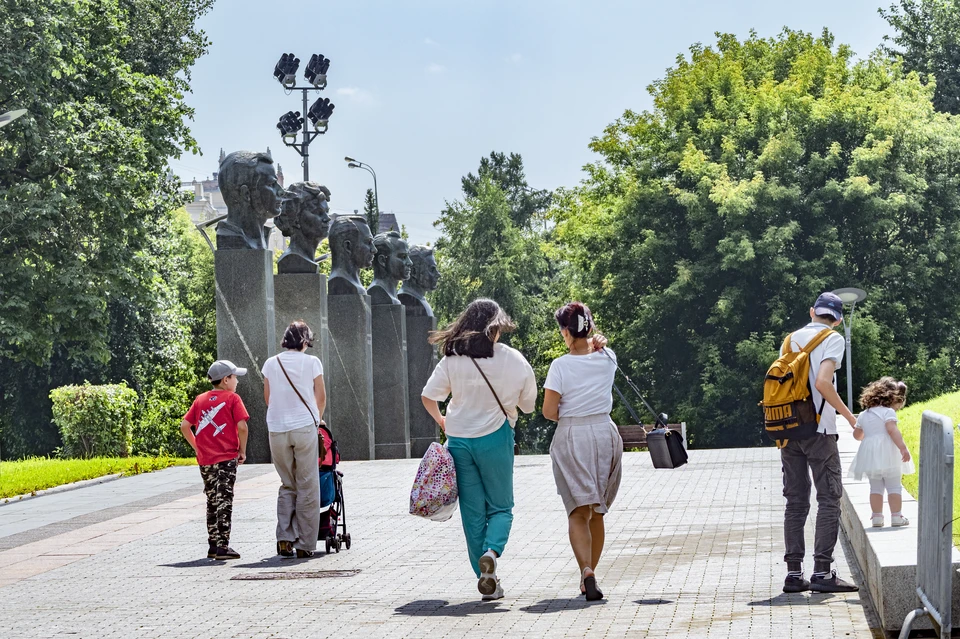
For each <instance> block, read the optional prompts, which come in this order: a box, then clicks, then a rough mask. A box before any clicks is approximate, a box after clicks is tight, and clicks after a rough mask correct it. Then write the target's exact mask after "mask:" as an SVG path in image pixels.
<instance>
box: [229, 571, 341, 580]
mask: <svg viewBox="0 0 960 639" xmlns="http://www.w3.org/2000/svg"><path fill="white" fill-rule="evenodd" d="M359 572H360V571H359V570H310V571H292V570H291V571H284V572H251V573H246V574H243V575H234V576H233V577H230V580H231V581H266V580H272V579H327V578H329V577H353V576H354V575H356V574H358V573H359Z"/></svg>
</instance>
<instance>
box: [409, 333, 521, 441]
mask: <svg viewBox="0 0 960 639" xmlns="http://www.w3.org/2000/svg"><path fill="white" fill-rule="evenodd" d="M475 361H476V362H477V364H479V365H480V368H481V369H482V370H483V372H484V374H486V376H487V379H489V380H490V383H491V384H492V385H493V388H494V390H496V391H497V397H499V398H500V401H501V402H502V403H503V407H504V408H505V409H506V411H507V417H506V419H509V420H510V426H511V427H514V426H516V424H517V407H519V408H520V410H522V411H523V412H525V413H532V412H533V409H534V408H535V407H536V404H537V380H536V377H534V375H533V368H532V367H531V366H530V364H529V363H528V362H527V360H526V359H524V357H523V355H521V354H520V351H518V350H516V349H514V348H510V347H509V346H506V345H505V344H500V343H497V344H494V345H493V357H485V358H480V359H477V360H475ZM422 395H423V396H424V397H426V398H427V399H432V400H435V401H438V402H442V401H443V400H445V399H446V398H447V397H448V396H450V395H453V397H452V399H451V400H450V403H449V404H448V405H447V415H446V432H447V435H449V436H450V437H467V438H473V437H483V436H484V435H489V434H490V433H493V432H496V431H497V430H498V429H499V428H500V427H501V426H502V425H503V422H504V419H505V418H504V416H503V411H502V410H500V406H498V405H497V400H496V399H495V398H494V397H493V393H492V392H490V388H489V387H488V386H487V383H486V382H485V381H483V376H482V375H480V372H479V371H477V368H476V367H475V366H474V365H473V362H471V361H470V358H469V357H467V356H465V355H451V356H449V357H444V358H443V359H441V360H440V363H439V364H437V367H436V368H435V369H434V370H433V374H432V375H431V376H430V379H428V380H427V385H426V386H424V387H423V393H422Z"/></svg>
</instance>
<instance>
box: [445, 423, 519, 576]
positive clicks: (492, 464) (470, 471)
mask: <svg viewBox="0 0 960 639" xmlns="http://www.w3.org/2000/svg"><path fill="white" fill-rule="evenodd" d="M447 449H448V450H449V451H450V455H451V456H452V457H453V464H454V466H455V467H456V469H457V491H458V492H459V494H460V496H459V500H460V520H461V521H462V522H463V534H464V536H465V537H466V538H467V554H468V555H469V556H470V565H471V566H473V572H475V573H477V577H478V578H479V577H480V557H481V556H482V555H483V553H485V552H487V551H488V550H493V551H494V552H496V553H497V556H498V557H499V556H501V555H503V548H504V546H506V545H507V538H508V537H509V536H510V527H511V526H512V525H513V429H512V428H511V427H510V422H508V421H504V422H503V426H501V427H500V428H499V429H498V430H497V431H495V432H493V433H490V434H489V435H484V436H483V437H448V438H447Z"/></svg>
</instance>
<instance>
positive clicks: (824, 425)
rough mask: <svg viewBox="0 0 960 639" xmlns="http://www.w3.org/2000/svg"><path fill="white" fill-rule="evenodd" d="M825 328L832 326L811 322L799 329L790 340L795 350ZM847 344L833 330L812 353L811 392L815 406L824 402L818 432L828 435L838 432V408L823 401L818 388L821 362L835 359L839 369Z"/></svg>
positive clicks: (817, 407)
mask: <svg viewBox="0 0 960 639" xmlns="http://www.w3.org/2000/svg"><path fill="white" fill-rule="evenodd" d="M825 328H830V327H829V326H827V325H826V324H818V323H816V322H811V323H809V324H807V325H806V326H804V327H803V328H801V329H800V330H799V331H796V332H795V333H793V335H792V337H791V338H790V342H791V345H792V348H793V350H794V352H796V351H799V350H800V349H802V348H803V347H804V346H806V345H807V344H808V343H810V340H812V339H813V338H814V337H816V336H817V335H818V334H819V333H820V331H822V330H823V329H825ZM845 346H846V342H844V340H843V336H842V335H840V333H838V332H836V331H833V334H832V335H830V336H828V337H827V339H825V340H823V341H822V342H820V345H819V346H817V347H816V348H815V349H813V352H812V353H810V392H811V393H812V394H813V405H814V408H816V409H817V410H819V409H820V402H823V412H822V413H820V427H819V428H818V429H817V432H818V433H826V434H827V435H836V434H837V409H836V408H834V407H833V406H831V405H830V403H829V402H824V401H823V395H821V394H820V391H818V390H817V385H816V383H817V373H818V372H819V371H820V364H821V362H823V361H824V360H828V359H832V360H833V361H835V362H836V363H837V365H836V368H838V369H839V368H840V362H842V361H843V350H844V347H845ZM782 354H783V353H781V355H782ZM833 386H834V388H836V386H837V375H836V373H834V375H833Z"/></svg>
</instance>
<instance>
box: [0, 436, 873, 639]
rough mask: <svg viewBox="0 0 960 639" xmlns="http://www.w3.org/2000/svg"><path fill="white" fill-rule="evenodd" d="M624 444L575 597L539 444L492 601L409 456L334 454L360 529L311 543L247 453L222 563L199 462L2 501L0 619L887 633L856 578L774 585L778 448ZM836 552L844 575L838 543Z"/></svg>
mask: <svg viewBox="0 0 960 639" xmlns="http://www.w3.org/2000/svg"><path fill="white" fill-rule="evenodd" d="M624 462H625V463H624V481H623V485H622V486H621V492H620V495H619V497H618V500H617V502H616V504H615V506H614V510H613V512H611V514H610V515H608V518H607V528H608V530H607V551H606V554H605V555H604V559H603V561H602V562H601V565H600V567H599V570H598V573H599V575H600V584H601V587H602V588H603V591H604V593H605V594H606V596H607V599H606V600H605V601H603V602H592V603H587V602H585V601H584V600H583V599H582V598H579V597H576V596H575V594H576V592H577V584H578V579H577V570H576V564H575V562H574V560H573V555H572V553H571V551H570V549H569V547H568V545H567V540H566V520H565V517H564V514H563V508H562V505H561V503H560V498H559V497H558V496H557V495H556V491H555V488H554V484H553V477H552V474H551V470H550V463H549V458H547V457H544V456H525V457H520V458H518V460H517V469H516V487H517V488H516V501H517V507H516V510H515V521H514V528H513V533H512V537H511V540H510V544H509V545H508V547H507V554H506V555H505V556H504V558H503V559H502V561H501V566H500V576H501V579H502V582H503V584H504V587H505V589H506V594H507V596H506V598H505V599H503V600H501V601H499V602H493V603H480V602H479V601H478V599H479V595H478V593H477V591H476V580H475V579H474V577H473V574H472V572H471V571H470V568H469V566H468V563H467V560H466V552H465V549H464V547H463V535H462V533H461V531H460V527H459V521H458V518H456V517H455V518H454V519H453V520H450V521H448V522H444V523H435V522H430V521H424V520H420V519H418V518H415V517H411V516H410V515H408V514H406V508H407V499H408V494H409V486H410V483H411V481H412V478H413V475H414V473H415V469H416V465H417V461H416V460H405V461H376V462H352V463H345V464H343V465H342V470H343V471H344V473H345V475H346V486H345V494H346V499H347V524H348V526H349V530H350V532H351V535H352V537H353V547H352V549H351V550H349V551H348V550H344V551H342V552H341V553H339V554H334V555H329V556H319V557H317V558H314V559H311V560H283V561H281V560H279V559H278V558H277V557H275V555H274V537H273V530H274V525H275V519H274V513H275V510H274V509H275V501H274V499H275V495H276V489H277V486H278V479H277V476H276V474H275V473H274V472H273V470H272V467H270V466H246V467H242V469H241V473H240V479H239V481H238V485H237V489H236V495H237V501H236V503H235V509H234V534H233V541H232V544H231V545H232V546H233V547H234V548H236V549H237V550H238V551H239V552H240V553H241V554H242V555H243V559H241V560H239V561H234V562H229V563H218V562H214V561H213V560H208V559H206V558H205V556H206V533H205V526H204V517H203V512H204V511H203V504H204V498H203V495H202V494H201V492H200V479H199V474H198V473H197V471H196V469H195V468H171V469H168V470H164V471H160V472H157V473H152V474H150V475H142V476H138V477H132V478H126V479H121V480H118V481H115V482H111V483H109V484H101V485H95V486H88V487H85V488H80V489H77V490H74V491H69V492H65V493H60V494H57V495H49V496H44V497H39V498H36V499H32V500H29V501H25V502H22V503H12V504H8V505H4V506H0V602H2V603H0V606H2V608H0V636H2V637H4V638H5V639H14V638H20V637H30V638H34V637H59V636H64V635H69V636H72V637H98V638H101V637H102V638H107V637H123V638H138V637H161V636H162V637H276V638H294V637H296V638H299V637H347V636H355V637H426V636H430V637H434V636H435V637H488V636H505V635H509V636H511V637H513V636H523V637H583V636H597V637H625V636H629V637H664V636H669V637H758V638H759V637H763V638H764V639H767V638H770V637H776V638H777V639H788V638H790V637H805V638H806V637H811V636H819V637H863V638H868V637H872V636H881V635H873V634H872V633H871V630H870V625H871V624H870V623H868V617H869V616H870V615H871V614H872V613H870V612H869V611H868V610H866V609H865V608H864V605H863V603H862V602H861V599H860V597H859V596H858V595H857V594H849V595H819V594H810V593H802V594H794V595H785V594H782V593H781V592H780V586H781V585H782V578H783V570H784V567H783V564H782V563H781V559H782V553H783V550H782V529H781V523H782V516H783V498H782V497H781V495H780V489H779V483H780V467H779V460H778V456H777V453H776V451H775V450H772V449H733V450H714V451H693V452H692V454H691V463H690V464H689V465H688V466H684V467H683V468H680V469H677V470H672V471H669V470H655V469H653V468H652V466H651V464H650V458H649V455H648V454H646V453H630V454H627V455H625V456H624ZM812 516H813V512H811V518H812ZM808 528H809V533H810V534H809V535H808V537H809V538H810V541H808V548H812V520H811V522H810V523H809V524H808ZM837 558H838V566H837V568H838V569H839V571H840V572H841V574H843V575H844V576H849V575H851V568H850V567H849V566H848V565H847V563H846V559H845V554H844V548H842V547H838V549H837ZM810 568H811V566H810V565H808V566H807V571H808V572H809V570H810ZM350 571H357V572H350ZM278 572H279V573H283V574H284V576H285V577H287V578H285V579H279V580H276V579H249V578H250V577H255V576H261V577H264V576H269V575H267V574H266V573H278Z"/></svg>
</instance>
